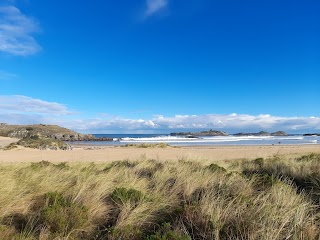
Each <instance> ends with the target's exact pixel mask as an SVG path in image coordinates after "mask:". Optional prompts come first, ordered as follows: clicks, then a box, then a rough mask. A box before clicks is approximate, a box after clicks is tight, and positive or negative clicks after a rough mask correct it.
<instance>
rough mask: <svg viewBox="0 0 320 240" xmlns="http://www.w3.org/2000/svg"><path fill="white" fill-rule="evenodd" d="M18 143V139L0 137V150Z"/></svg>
mask: <svg viewBox="0 0 320 240" xmlns="http://www.w3.org/2000/svg"><path fill="white" fill-rule="evenodd" d="M17 141H19V139H18V138H9V137H0V148H3V147H5V146H8V145H9V144H10V143H14V142H17Z"/></svg>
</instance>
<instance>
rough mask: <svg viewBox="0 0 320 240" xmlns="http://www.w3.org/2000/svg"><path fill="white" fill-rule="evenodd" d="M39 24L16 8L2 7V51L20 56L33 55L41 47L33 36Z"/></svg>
mask: <svg viewBox="0 0 320 240" xmlns="http://www.w3.org/2000/svg"><path fill="white" fill-rule="evenodd" d="M38 31H39V26H38V24H37V22H36V21H35V20H34V19H32V18H30V17H28V16H26V15H24V14H23V13H21V11H20V10H19V9H18V8H16V7H14V6H0V51H2V52H5V53H9V54H12V55H18V56H27V55H32V54H34V53H36V52H38V51H39V50H40V49H41V47H40V46H39V44H38V43H37V42H36V40H35V39H34V37H33V34H34V33H36V32H38Z"/></svg>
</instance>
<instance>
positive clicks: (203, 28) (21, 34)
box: [0, 0, 320, 133]
mask: <svg viewBox="0 0 320 240" xmlns="http://www.w3.org/2000/svg"><path fill="white" fill-rule="evenodd" d="M319 12H320V2H319V1H316V0H310V1H296V0H291V1H289V0H288V1H285V0H284V1H282V0H280V1H279V0H277V1H275V0H269V1H256V0H246V1H236V0H225V1H216V0H189V1H182V0H138V1H124V0H122V1H102V0H92V1H90V3H89V2H87V1H77V2H76V3H75V1H61V0H56V1H35V0H3V1H2V2H1V4H0V122H8V123H19V124H25V123H40V122H41V123H48V124H60V125H63V126H65V127H69V128H72V129H75V130H78V131H81V132H91V133H102V132H103V133H120V132H128V133H136V132H137V133H138V132H139V133H141V132H142V133H154V132H155V133H168V132H171V131H176V130H181V131H183V130H199V129H200V130H201V129H210V128H213V129H218V130H219V129H221V130H227V131H230V132H237V131H258V130H269V131H275V130H286V131H288V132H305V131H312V132H320V114H319V109H320V108H319V105H320V97H319V90H320V44H319V43H320V15H319Z"/></svg>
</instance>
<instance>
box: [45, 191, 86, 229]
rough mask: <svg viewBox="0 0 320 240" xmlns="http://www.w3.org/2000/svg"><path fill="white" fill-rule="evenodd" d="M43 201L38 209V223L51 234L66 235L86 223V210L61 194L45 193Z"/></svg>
mask: <svg viewBox="0 0 320 240" xmlns="http://www.w3.org/2000/svg"><path fill="white" fill-rule="evenodd" d="M44 199H45V203H44V206H42V209H40V221H41V222H42V223H43V224H44V225H45V226H46V228H48V229H49V231H50V232H52V233H53V234H55V235H60V234H67V233H69V232H70V231H72V230H75V229H81V228H82V227H83V226H84V225H85V224H86V222H87V221H88V213H87V211H88V210H87V208H85V207H84V206H81V205H77V204H75V203H74V202H72V200H71V199H70V198H67V197H64V196H63V195H62V194H61V193H58V192H49V193H46V194H45V196H44Z"/></svg>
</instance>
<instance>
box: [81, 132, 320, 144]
mask: <svg viewBox="0 0 320 240" xmlns="http://www.w3.org/2000/svg"><path fill="white" fill-rule="evenodd" d="M94 135H95V136H96V137H109V138H113V141H111V142H99V141H98V142H90V141H89V142H76V143H75V144H78V145H84V144H90V145H100V146H101V145H111V146H119V145H125V144H132V143H133V144H135V143H136V144H140V143H167V144H170V145H172V146H197V145H198V146H200V145H201V146H203V145H206V146H211V145H298V144H320V137H318V136H302V135H291V136H286V137H273V136H242V137H238V136H232V135H230V136H218V137H199V138H186V137H180V136H177V137H176V136H170V135H165V134H94Z"/></svg>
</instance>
